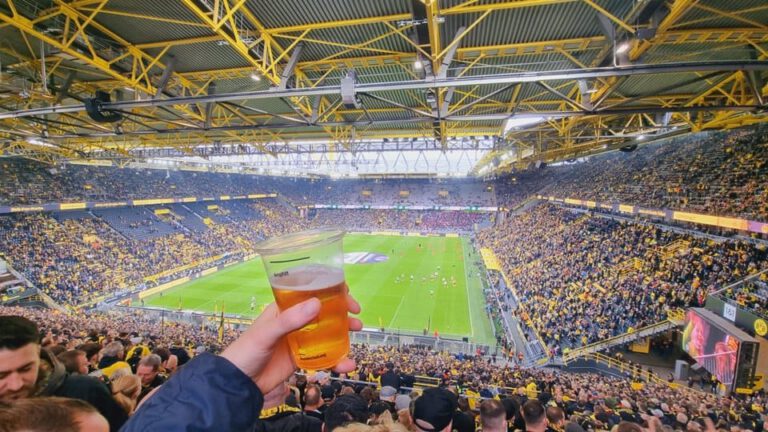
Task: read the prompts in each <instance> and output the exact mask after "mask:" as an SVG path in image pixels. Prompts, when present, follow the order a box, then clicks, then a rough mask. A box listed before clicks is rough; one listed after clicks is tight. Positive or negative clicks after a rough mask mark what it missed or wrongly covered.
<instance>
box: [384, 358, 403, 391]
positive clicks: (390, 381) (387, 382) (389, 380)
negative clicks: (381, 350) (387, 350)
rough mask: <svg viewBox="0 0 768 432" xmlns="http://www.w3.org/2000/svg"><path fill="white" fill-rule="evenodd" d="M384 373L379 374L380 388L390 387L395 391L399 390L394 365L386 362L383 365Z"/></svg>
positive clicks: (398, 380)
mask: <svg viewBox="0 0 768 432" xmlns="http://www.w3.org/2000/svg"><path fill="white" fill-rule="evenodd" d="M384 368H385V370H384V373H383V374H381V380H380V383H381V386H382V387H387V386H389V387H392V388H394V389H395V390H396V391H397V390H400V375H399V374H398V373H396V372H395V370H394V369H395V365H394V364H393V363H392V362H387V363H386V364H385V365H384Z"/></svg>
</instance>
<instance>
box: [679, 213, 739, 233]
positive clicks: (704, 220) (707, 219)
mask: <svg viewBox="0 0 768 432" xmlns="http://www.w3.org/2000/svg"><path fill="white" fill-rule="evenodd" d="M672 218H673V219H674V220H680V221H684V222H695V223H700V224H704V225H713V226H719V227H723V228H733V229H738V230H747V229H748V228H749V221H747V220H745V219H736V218H729V217H721V216H711V215H703V214H696V213H688V212H679V211H676V212H674V213H672Z"/></svg>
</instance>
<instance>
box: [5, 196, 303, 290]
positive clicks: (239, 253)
mask: <svg viewBox="0 0 768 432" xmlns="http://www.w3.org/2000/svg"><path fill="white" fill-rule="evenodd" d="M242 205H244V206H246V207H247V208H246V209H241V211H239V212H238V213H237V216H236V215H235V213H234V212H230V213H229V214H228V215H227V216H226V218H225V219H223V221H224V222H225V223H212V224H211V225H210V226H208V227H207V228H206V229H205V230H204V231H192V230H190V229H187V228H185V227H184V226H182V225H181V224H180V223H177V222H164V221H162V220H160V219H159V218H158V217H156V216H155V215H153V214H152V212H146V213H145V217H146V219H144V221H146V223H141V224H139V225H140V226H142V227H144V228H145V229H146V230H149V229H151V227H157V226H161V225H163V226H166V227H168V228H169V232H170V234H167V235H162V236H157V237H151V236H148V237H146V238H143V239H141V240H139V239H137V238H136V237H135V232H134V230H135V229H136V228H135V227H133V226H128V228H125V226H112V225H110V224H109V223H108V222H107V221H106V220H105V219H102V218H98V217H94V216H93V215H91V214H88V213H79V214H78V215H77V216H68V217H67V218H64V219H62V220H57V218H56V217H57V215H54V216H51V215H49V214H45V213H31V214H24V215H12V216H5V217H0V253H1V254H3V256H4V257H5V259H6V260H7V261H8V262H9V264H10V265H11V266H12V267H14V268H16V269H17V270H18V271H19V272H21V273H23V274H24V275H25V276H26V277H27V278H29V279H30V280H31V281H32V283H34V284H35V285H36V286H37V287H38V288H40V289H41V290H42V291H43V292H44V293H46V294H48V295H49V296H51V297H52V298H53V299H54V300H56V301H60V302H62V303H64V304H77V303H80V302H83V301H86V300H89V299H93V298H95V297H98V296H100V295H103V294H108V293H112V292H116V291H122V290H126V289H130V288H136V287H141V286H149V285H152V284H156V283H161V282H163V281H165V280H169V279H173V278H178V277H182V276H185V275H189V274H191V273H194V272H196V271H200V270H202V269H205V268H208V267H210V266H212V265H213V263H219V262H221V261H222V260H224V261H226V260H230V261H234V260H237V259H239V258H241V257H243V256H244V255H247V254H251V253H253V245H254V244H255V243H257V242H258V241H260V240H262V239H264V238H267V237H271V236H274V235H278V234H281V233H284V232H287V231H289V230H296V229H301V227H302V226H304V222H303V221H302V220H300V219H299V218H298V217H297V216H296V215H294V214H292V213H291V212H289V211H288V210H287V209H286V208H285V207H284V206H282V205H279V204H277V203H274V202H272V203H266V202H251V204H242ZM219 207H220V209H222V211H223V210H224V209H226V208H227V204H223V203H220V204H219ZM235 207H236V206H232V205H230V208H235ZM64 215H67V214H66V213H63V214H61V215H58V216H64ZM120 229H127V230H129V231H130V232H121V231H120Z"/></svg>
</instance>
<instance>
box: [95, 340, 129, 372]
mask: <svg viewBox="0 0 768 432" xmlns="http://www.w3.org/2000/svg"><path fill="white" fill-rule="evenodd" d="M124 357H125V348H123V344H122V343H121V342H119V341H114V342H110V343H109V344H107V346H105V347H104V349H103V350H102V351H101V360H99V371H100V372H101V374H102V375H104V376H106V377H107V378H109V379H112V376H113V375H115V374H118V375H122V374H128V375H130V374H132V373H133V371H132V370H131V365H129V364H128V363H127V362H126V361H124V360H123V358H124Z"/></svg>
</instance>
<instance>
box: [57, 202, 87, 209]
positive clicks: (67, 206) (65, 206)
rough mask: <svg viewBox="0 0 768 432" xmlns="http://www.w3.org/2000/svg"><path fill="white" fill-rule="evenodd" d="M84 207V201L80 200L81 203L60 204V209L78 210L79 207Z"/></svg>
mask: <svg viewBox="0 0 768 432" xmlns="http://www.w3.org/2000/svg"><path fill="white" fill-rule="evenodd" d="M84 208H85V203H84V202H82V203H66V204H61V209H62V210H79V209H84Z"/></svg>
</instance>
